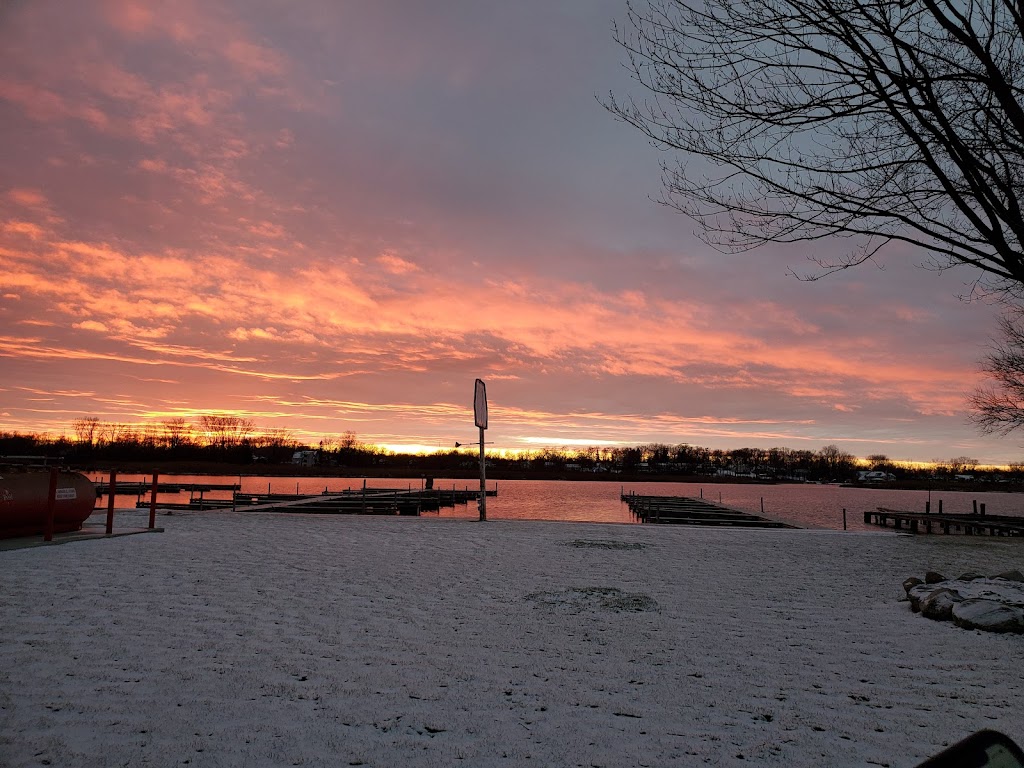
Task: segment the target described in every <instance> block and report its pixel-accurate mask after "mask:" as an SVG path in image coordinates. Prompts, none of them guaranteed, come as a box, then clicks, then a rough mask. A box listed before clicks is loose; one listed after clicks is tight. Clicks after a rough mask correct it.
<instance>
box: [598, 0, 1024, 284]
mask: <svg viewBox="0 0 1024 768" xmlns="http://www.w3.org/2000/svg"><path fill="white" fill-rule="evenodd" d="M628 18H629V25H628V27H627V28H625V29H617V30H616V39H617V40H618V41H619V43H620V44H621V45H622V46H623V48H624V49H625V51H626V53H627V56H628V67H629V69H630V71H631V73H632V75H633V76H634V78H635V79H636V80H637V81H638V82H639V83H640V84H641V85H642V86H644V89H645V90H646V92H647V94H648V97H647V98H646V99H644V100H642V101H637V100H636V99H634V98H627V99H625V100H618V99H616V97H615V96H614V95H611V96H610V97H609V99H608V101H607V102H606V106H607V108H608V109H609V110H611V111H612V112H613V113H614V114H616V115H617V116H618V117H619V118H621V119H622V120H624V121H626V122H627V123H630V124H632V125H634V126H636V127H637V128H638V129H639V130H640V131H642V132H643V133H644V134H645V135H646V136H647V137H648V138H650V139H651V140H652V142H653V143H654V144H655V145H657V146H659V147H661V148H662V149H665V150H668V151H669V152H670V155H671V156H672V158H673V159H670V160H668V161H666V162H664V163H663V165H662V172H663V184H664V194H663V196H662V198H661V201H660V202H662V203H663V204H665V205H668V206H671V207H672V208H675V209H677V210H679V211H682V212H683V213H685V214H687V215H688V216H690V217H691V218H692V219H694V220H695V221H696V222H697V223H698V224H699V225H700V229H701V232H702V234H703V236H704V238H705V239H706V241H707V242H709V243H710V244H712V245H715V246H716V247H719V248H722V249H724V250H730V251H735V250H746V249H750V248H754V247H756V246H758V245H761V244H764V243H769V242H775V243H780V242H781V243H789V242H799V241H810V242H813V241H818V240H822V239H825V238H832V237H836V236H839V237H847V238H850V242H851V248H850V250H849V252H848V253H847V254H846V256H845V257H843V258H841V259H839V260H837V261H827V260H819V261H818V262H817V263H818V267H819V272H818V273H817V274H816V275H813V276H812V277H817V276H820V275H821V274H825V273H829V272H832V271H835V270H840V269H846V268H849V267H851V266H854V265H857V264H862V263H864V262H865V261H868V260H870V259H872V257H874V256H875V255H876V254H877V253H878V251H879V250H880V249H881V248H883V247H884V246H885V245H886V244H888V243H891V242H894V241H899V242H905V243H911V244H914V245H918V246H921V247H922V248H923V249H925V250H926V251H927V253H929V254H930V261H929V262H928V264H927V265H928V266H931V267H933V268H936V269H947V268H949V267H951V266H955V265H959V264H966V265H970V266H972V267H975V268H976V269H978V270H980V271H981V272H982V273H983V275H984V288H985V289H987V290H989V291H991V290H996V291H1003V292H1007V293H1009V294H1011V295H1020V292H1021V285H1022V284H1024V252H1022V242H1024V216H1022V208H1024V206H1022V201H1021V193H1022V180H1024V22H1022V13H1021V7H1020V4H1019V3H1018V2H1016V0H984V1H979V0H966V1H964V0H905V1H904V2H900V3H892V2H888V1H886V0H874V1H862V0H636V1H635V2H631V3H630V5H629V11H628Z"/></svg>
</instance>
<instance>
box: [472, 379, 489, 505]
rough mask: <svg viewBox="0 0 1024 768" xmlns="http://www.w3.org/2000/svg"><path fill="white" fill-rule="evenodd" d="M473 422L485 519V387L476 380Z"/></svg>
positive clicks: (480, 381) (481, 502)
mask: <svg viewBox="0 0 1024 768" xmlns="http://www.w3.org/2000/svg"><path fill="white" fill-rule="evenodd" d="M473 421H474V422H475V423H476V425H477V426H478V427H479V428H480V519H481V520H486V519H487V470H486V464H485V463H484V430H485V429H487V385H486V384H484V382H483V380H482V379H477V380H476V385H475V387H474V389H473Z"/></svg>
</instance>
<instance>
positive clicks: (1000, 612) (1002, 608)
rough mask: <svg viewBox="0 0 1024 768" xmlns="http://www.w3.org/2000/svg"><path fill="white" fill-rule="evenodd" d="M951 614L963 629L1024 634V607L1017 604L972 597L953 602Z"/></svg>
mask: <svg viewBox="0 0 1024 768" xmlns="http://www.w3.org/2000/svg"><path fill="white" fill-rule="evenodd" d="M922 613H923V611H922ZM952 614H953V621H954V622H955V623H956V625H957V626H958V627H964V628H965V629H983V630H985V631H987V632H1017V633H1021V634H1024V608H1021V607H1020V606H1018V605H1007V604H1005V603H1001V602H999V601H998V600H987V599H985V598H982V597H974V598H969V599H967V600H962V601H960V602H958V603H955V604H954V605H953V608H952Z"/></svg>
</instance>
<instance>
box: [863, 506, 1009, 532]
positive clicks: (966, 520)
mask: <svg viewBox="0 0 1024 768" xmlns="http://www.w3.org/2000/svg"><path fill="white" fill-rule="evenodd" d="M864 522H865V523H867V524H868V525H880V526H882V527H888V526H889V524H890V523H891V524H892V526H893V527H894V528H895V529H896V530H900V529H902V528H904V526H905V527H906V530H909V531H910V532H911V533H944V534H951V533H962V534H964V535H967V536H1024V517H1015V516H1013V515H978V514H959V515H957V514H952V515H949V514H933V513H929V512H905V511H901V510H898V509H889V508H887V507H879V508H878V509H876V510H875V511H873V512H872V511H868V512H865V513H864Z"/></svg>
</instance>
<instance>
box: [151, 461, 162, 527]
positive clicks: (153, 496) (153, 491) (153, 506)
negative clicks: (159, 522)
mask: <svg viewBox="0 0 1024 768" xmlns="http://www.w3.org/2000/svg"><path fill="white" fill-rule="evenodd" d="M159 477H160V476H159V475H158V474H157V473H156V472H154V473H153V485H152V487H150V489H149V527H150V528H156V488H157V480H158V478H159Z"/></svg>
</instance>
